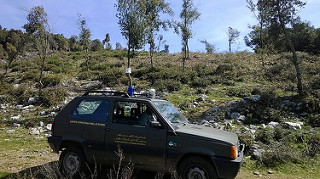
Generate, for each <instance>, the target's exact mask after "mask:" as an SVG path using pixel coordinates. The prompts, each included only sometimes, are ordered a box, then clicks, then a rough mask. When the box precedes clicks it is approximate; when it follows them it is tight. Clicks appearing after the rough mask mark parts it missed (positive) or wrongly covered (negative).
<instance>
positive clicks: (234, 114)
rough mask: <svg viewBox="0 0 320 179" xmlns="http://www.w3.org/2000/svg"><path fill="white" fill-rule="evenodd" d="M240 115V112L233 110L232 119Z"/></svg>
mask: <svg viewBox="0 0 320 179" xmlns="http://www.w3.org/2000/svg"><path fill="white" fill-rule="evenodd" d="M239 117H240V113H237V112H233V113H231V119H238V118H239Z"/></svg>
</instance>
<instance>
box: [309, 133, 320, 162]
mask: <svg viewBox="0 0 320 179" xmlns="http://www.w3.org/2000/svg"><path fill="white" fill-rule="evenodd" d="M306 144H307V149H306V154H307V155H308V156H311V157H315V156H316V155H317V154H319V153H320V134H319V133H316V134H313V135H310V136H308V138H307V141H306Z"/></svg>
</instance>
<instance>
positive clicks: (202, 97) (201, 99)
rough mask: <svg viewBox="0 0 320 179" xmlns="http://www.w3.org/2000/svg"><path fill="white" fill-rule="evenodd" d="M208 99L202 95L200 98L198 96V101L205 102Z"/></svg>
mask: <svg viewBox="0 0 320 179" xmlns="http://www.w3.org/2000/svg"><path fill="white" fill-rule="evenodd" d="M207 99H208V96H207V95H205V94H202V95H201V96H199V98H198V101H206V100H207Z"/></svg>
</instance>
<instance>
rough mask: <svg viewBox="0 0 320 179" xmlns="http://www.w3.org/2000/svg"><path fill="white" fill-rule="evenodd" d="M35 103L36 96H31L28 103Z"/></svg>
mask: <svg viewBox="0 0 320 179" xmlns="http://www.w3.org/2000/svg"><path fill="white" fill-rule="evenodd" d="M34 103H36V99H35V98H33V97H31V98H29V99H28V104H34Z"/></svg>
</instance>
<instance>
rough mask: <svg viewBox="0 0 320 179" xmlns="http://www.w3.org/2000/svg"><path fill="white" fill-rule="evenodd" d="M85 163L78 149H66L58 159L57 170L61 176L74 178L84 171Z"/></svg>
mask: <svg viewBox="0 0 320 179" xmlns="http://www.w3.org/2000/svg"><path fill="white" fill-rule="evenodd" d="M85 167H86V161H85V158H84V155H83V153H82V151H81V150H80V149H78V148H73V147H70V148H66V149H65V150H63V151H62V153H61V155H60V158H59V168H60V172H62V174H63V175H66V176H70V177H76V176H80V174H81V173H82V172H84V171H85Z"/></svg>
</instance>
